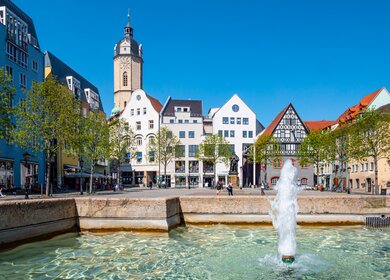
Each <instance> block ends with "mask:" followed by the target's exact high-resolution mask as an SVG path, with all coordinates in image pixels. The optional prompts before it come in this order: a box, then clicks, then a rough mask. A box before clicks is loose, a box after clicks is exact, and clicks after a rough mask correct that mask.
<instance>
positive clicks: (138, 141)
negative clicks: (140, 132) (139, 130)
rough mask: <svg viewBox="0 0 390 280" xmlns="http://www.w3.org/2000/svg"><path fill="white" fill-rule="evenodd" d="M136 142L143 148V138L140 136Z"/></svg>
mask: <svg viewBox="0 0 390 280" xmlns="http://www.w3.org/2000/svg"><path fill="white" fill-rule="evenodd" d="M135 140H136V142H137V145H138V146H142V137H139V136H138V137H137V138H136V139H135Z"/></svg>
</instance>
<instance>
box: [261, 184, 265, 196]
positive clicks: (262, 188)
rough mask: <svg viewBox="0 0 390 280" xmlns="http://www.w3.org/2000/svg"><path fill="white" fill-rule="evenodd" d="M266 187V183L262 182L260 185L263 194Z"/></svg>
mask: <svg viewBox="0 0 390 280" xmlns="http://www.w3.org/2000/svg"><path fill="white" fill-rule="evenodd" d="M264 188H265V187H264V183H261V185H260V189H261V195H265V192H264Z"/></svg>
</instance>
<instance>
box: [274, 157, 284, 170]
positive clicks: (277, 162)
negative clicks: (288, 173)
mask: <svg viewBox="0 0 390 280" xmlns="http://www.w3.org/2000/svg"><path fill="white" fill-rule="evenodd" d="M273 167H274V168H281V167H282V161H281V160H280V159H274V161H273Z"/></svg>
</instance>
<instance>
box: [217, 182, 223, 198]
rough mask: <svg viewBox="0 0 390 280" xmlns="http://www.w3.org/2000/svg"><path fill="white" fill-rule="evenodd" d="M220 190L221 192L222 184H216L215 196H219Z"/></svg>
mask: <svg viewBox="0 0 390 280" xmlns="http://www.w3.org/2000/svg"><path fill="white" fill-rule="evenodd" d="M221 190H222V184H221V182H219V181H218V182H217V195H220V194H221Z"/></svg>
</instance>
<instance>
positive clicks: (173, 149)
mask: <svg viewBox="0 0 390 280" xmlns="http://www.w3.org/2000/svg"><path fill="white" fill-rule="evenodd" d="M180 144H181V143H180V139H179V138H177V136H176V135H173V133H172V131H171V130H169V129H168V128H167V127H161V128H160V130H159V131H158V133H157V135H156V137H155V139H154V140H153V141H149V143H148V147H147V150H148V151H149V153H150V152H154V154H155V157H156V160H157V162H158V163H159V164H160V165H163V168H164V177H166V173H167V166H168V164H169V163H170V162H172V160H173V159H174V158H180V157H183V156H184V151H183V149H182V148H181V146H180Z"/></svg>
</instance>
